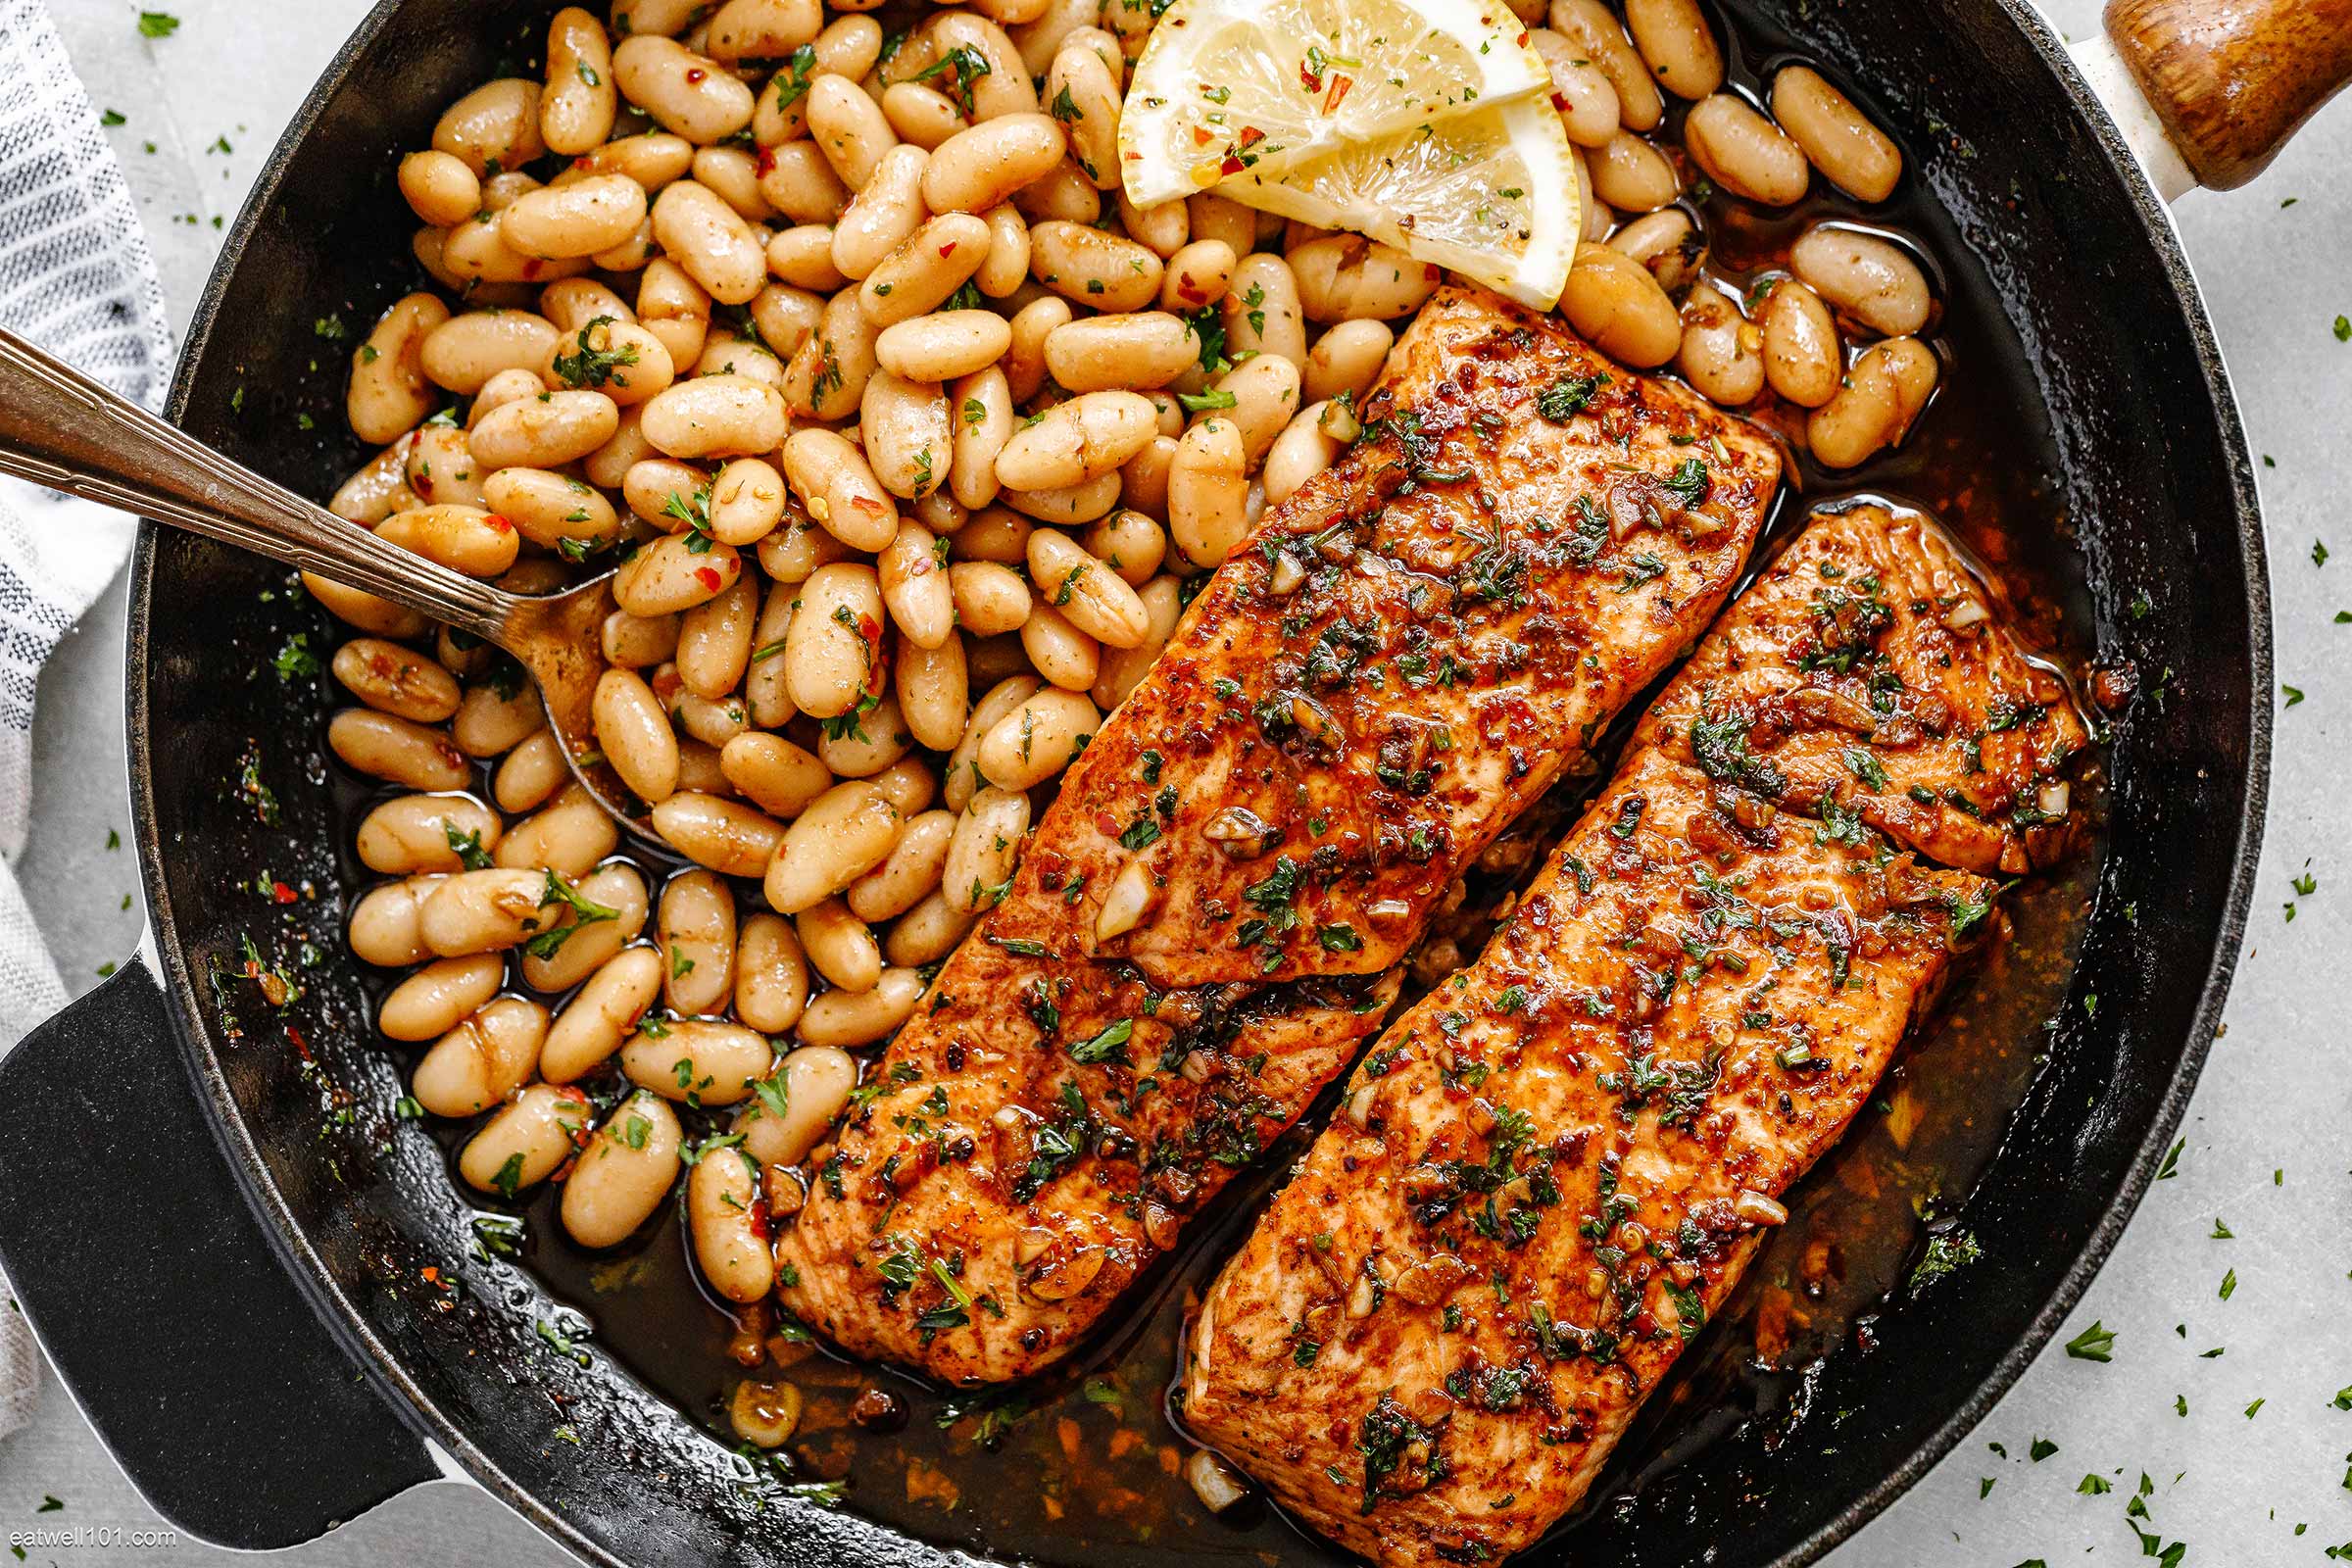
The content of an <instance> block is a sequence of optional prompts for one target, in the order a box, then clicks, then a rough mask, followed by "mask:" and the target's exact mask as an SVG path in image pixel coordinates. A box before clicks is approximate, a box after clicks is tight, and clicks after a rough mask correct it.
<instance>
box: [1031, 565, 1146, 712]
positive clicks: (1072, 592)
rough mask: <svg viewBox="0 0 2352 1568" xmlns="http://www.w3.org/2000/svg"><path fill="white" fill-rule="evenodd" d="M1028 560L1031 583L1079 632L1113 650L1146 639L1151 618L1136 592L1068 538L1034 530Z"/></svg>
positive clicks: (1090, 682)
mask: <svg viewBox="0 0 2352 1568" xmlns="http://www.w3.org/2000/svg"><path fill="white" fill-rule="evenodd" d="M1028 560H1029V578H1030V581H1032V582H1034V583H1035V584H1036V585H1037V588H1038V592H1039V593H1041V594H1042V595H1044V596H1045V599H1046V601H1047V602H1048V604H1049V605H1050V606H1052V607H1054V608H1056V609H1058V610H1059V612H1060V613H1061V614H1062V615H1063V616H1064V617H1066V618H1067V619H1068V620H1069V622H1070V623H1071V624H1072V625H1074V626H1075V627H1077V629H1078V630H1079V631H1081V632H1083V633H1085V634H1086V635H1087V636H1088V637H1091V638H1093V639H1094V640H1095V641H1096V642H1099V643H1103V644H1106V645H1108V646H1110V647H1112V648H1133V647H1134V646H1136V644H1138V643H1140V642H1142V641H1143V640H1144V635H1145V633H1146V632H1147V631H1148V630H1149V629H1150V617H1149V616H1147V615H1146V614H1145V613H1144V607H1143V603H1142V601H1140V600H1138V599H1137V598H1136V597H1135V590H1134V589H1133V588H1131V587H1129V586H1128V585H1127V583H1126V582H1125V581H1124V580H1123V579H1122V578H1121V577H1120V576H1119V574H1118V573H1117V572H1115V571H1113V570H1112V569H1110V567H1108V566H1107V565H1105V564H1103V562H1101V561H1099V560H1097V559H1096V558H1095V557H1094V556H1092V555H1089V554H1088V553H1087V551H1086V550H1085V548H1084V547H1083V546H1081V545H1079V544H1078V543H1077V542H1076V541H1075V540H1073V539H1071V538H1070V537H1069V536H1068V535H1067V534H1063V533H1058V532H1056V531H1054V529H1052V528H1039V529H1036V530H1034V531H1033V532H1031V534H1030V535H1029V550H1028ZM1054 684H1056V685H1063V684H1067V683H1066V682H1062V681H1056V682H1055V683H1054ZM1087 684H1088V685H1090V686H1091V685H1093V684H1094V682H1093V681H1092V680H1091V679H1090V680H1088V681H1087Z"/></svg>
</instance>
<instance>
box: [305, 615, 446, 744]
mask: <svg viewBox="0 0 2352 1568" xmlns="http://www.w3.org/2000/svg"><path fill="white" fill-rule="evenodd" d="M331 667H332V669H333V670H334V674H335V679H336V680H338V681H340V682H342V684H343V686H344V688H345V689H346V690H347V691H349V692H350V693H351V695H352V696H354V697H357V698H358V699H359V700H360V701H361V702H363V703H366V704H367V705H368V707H369V708H372V709H374V710H376V711H378V712H383V713H391V714H395V715H397V716H398V717H401V718H405V719H409V720H412V721H413V722H416V723H418V724H430V723H433V722H435V721H437V720H440V719H444V718H447V717H449V715H450V714H452V713H454V712H456V711H458V700H459V696H460V693H459V690H458V683H457V681H456V679H455V678H454V677H452V676H451V674H450V673H449V671H447V670H445V669H443V668H442V667H441V666H440V665H439V664H436V663H434V662H432V661H431V660H429V659H426V658H425V657H424V656H423V655H421V654H418V653H417V652H415V651H414V650H412V649H408V648H404V647H402V646H401V645H400V644H398V643H395V642H386V641H384V640H382V639H380V638H375V637H354V638H352V639H351V640H350V641H349V642H347V643H345V644H344V645H343V646H342V647H340V648H338V649H336V650H335V658H334V662H333V664H332V665H331Z"/></svg>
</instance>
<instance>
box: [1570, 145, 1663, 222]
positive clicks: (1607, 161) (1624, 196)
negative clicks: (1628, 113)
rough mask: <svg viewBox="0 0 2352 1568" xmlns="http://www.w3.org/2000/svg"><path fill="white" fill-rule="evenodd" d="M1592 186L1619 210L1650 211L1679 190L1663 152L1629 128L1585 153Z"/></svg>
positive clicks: (1659, 206) (1601, 196) (1603, 198)
mask: <svg viewBox="0 0 2352 1568" xmlns="http://www.w3.org/2000/svg"><path fill="white" fill-rule="evenodd" d="M1585 167H1586V169H1587V170H1588V171H1589V172H1591V173H1592V176H1593V191H1594V193H1595V194H1597V195H1598V196H1599V197H1600V199H1601V200H1602V201H1604V202H1606V203H1608V205H1609V206H1611V207H1614V208H1616V209H1617V210H1618V211H1620V212H1627V213H1654V212H1656V211H1657V210H1658V209H1659V208H1661V207H1664V206H1665V205H1666V204H1667V203H1669V202H1671V201H1673V200H1674V199H1675V198H1676V197H1677V196H1680V195H1681V194H1682V181H1681V180H1679V179H1677V178H1676V177H1675V172H1674V165H1673V164H1671V163H1669V162H1667V160H1666V155H1665V154H1664V153H1661V152H1659V151H1658V150H1657V148H1655V147H1653V146H1651V145H1650V144H1649V143H1648V142H1647V141H1646V140H1644V139H1643V138H1642V137H1640V136H1637V135H1635V134H1634V133H1633V132H1632V131H1630V130H1621V131H1619V132H1618V133H1617V134H1616V135H1614V136H1612V137H1610V138H1609V140H1608V143H1607V145H1605V146H1601V147H1595V148H1593V150H1592V151H1591V152H1590V153H1588V154H1586V155H1585Z"/></svg>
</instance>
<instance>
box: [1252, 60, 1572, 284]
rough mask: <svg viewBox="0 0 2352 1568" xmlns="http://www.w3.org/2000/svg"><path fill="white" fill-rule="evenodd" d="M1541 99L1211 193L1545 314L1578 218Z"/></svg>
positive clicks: (1568, 258)
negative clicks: (1364, 238)
mask: <svg viewBox="0 0 2352 1568" xmlns="http://www.w3.org/2000/svg"><path fill="white" fill-rule="evenodd" d="M1570 156H1571V155H1570V153H1569V151H1568V137H1567V135H1566V133H1565V132H1564V131H1563V130H1562V129H1561V126H1560V117H1559V114H1558V112H1557V111H1555V110H1554V109H1553V108H1552V107H1551V101H1550V100H1549V99H1548V98H1520V99H1515V100H1513V101H1511V102H1509V103H1504V104H1496V105H1491V106H1489V107H1487V108H1485V109H1480V110H1477V111H1474V112H1473V113H1470V114H1467V115H1456V116H1454V117H1453V118H1452V119H1450V120H1442V121H1437V122H1434V123H1429V124H1425V125H1417V126H1415V127H1413V128H1412V129H1409V130H1403V131H1397V132H1396V133H1394V134H1391V135H1388V136H1384V137H1381V138H1380V139H1378V140H1376V141H1371V142H1366V143H1364V144H1362V145H1360V146H1352V147H1347V148H1343V149H1341V150H1340V151H1338V152H1334V153H1329V154H1326V155H1325V156H1323V157H1320V158H1316V159H1312V160H1309V161H1308V162H1306V163H1303V164H1299V165H1298V166H1296V167H1295V168H1292V169H1290V170H1288V171H1286V172H1281V173H1277V174H1262V173H1258V172H1254V171H1252V172H1250V173H1246V174H1244V175H1242V176H1241V177H1240V178H1238V179H1231V180H1227V181H1226V182H1225V183H1223V184H1221V185H1219V186H1218V187H1217V194H1219V195H1220V196H1230V197H1232V198H1233V199H1234V200H1235V201H1237V202H1242V203H1244V204H1246V205H1248V206H1250V207H1257V208H1262V209H1264V210H1265V211H1267V212H1272V213H1280V214H1281V215H1282V216H1283V217H1285V218H1296V219H1298V220H1299V221H1300V222H1303V223H1312V224H1314V225H1315V226H1316V227H1318V228H1347V229H1353V230H1354V231H1356V232H1357V233H1359V234H1369V235H1370V236H1371V237H1372V238H1374V239H1376V240H1379V241H1381V242H1382V243H1383V244H1386V245H1394V246H1395V247H1397V249H1398V250H1400V251H1403V252H1404V253H1405V254H1406V255H1408V256H1410V257H1412V258H1413V259H1414V260H1415V261H1418V262H1428V263H1431V264H1432V265H1435V266H1438V267H1443V268H1446V269H1447V270H1451V271H1454V272H1458V273H1460V274H1461V275H1462V276H1464V277H1467V278H1470V279H1472V280H1473V281H1475V282H1479V283H1483V284H1485V285H1486V286H1487V287H1489V288H1492V289H1495V291H1496V292H1498V293H1502V294H1507V295H1509V296H1510V297H1511V298H1512V299H1515V300H1517V301H1519V302H1520V303H1521V304H1523V305H1530V306H1533V307H1535V308H1536V309H1537V310H1542V311H1547V310H1550V309H1551V308H1552V306H1553V305H1555V304H1557V303H1558V301H1559V297H1560V290H1561V289H1562V288H1564V287H1566V286H1567V283H1568V269H1569V267H1570V265H1571V264H1573V263H1574V262H1575V260H1576V242H1577V237H1578V232H1579V230H1581V229H1582V228H1583V226H1584V214H1583V212H1582V211H1581V210H1580V208H1579V206H1578V201H1577V184H1576V171H1575V169H1574V167H1573V166H1572V165H1571V164H1570V162H1569V159H1570Z"/></svg>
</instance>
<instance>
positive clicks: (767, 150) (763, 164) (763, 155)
mask: <svg viewBox="0 0 2352 1568" xmlns="http://www.w3.org/2000/svg"><path fill="white" fill-rule="evenodd" d="M1555 101H1556V96H1555ZM585 161H586V160H582V162H585ZM775 167H776V150H775V149H774V148H773V147H762V148H760V156H759V157H757V158H755V159H753V160H752V170H753V172H755V173H760V174H765V173H769V172H773V171H774V169H775Z"/></svg>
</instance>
